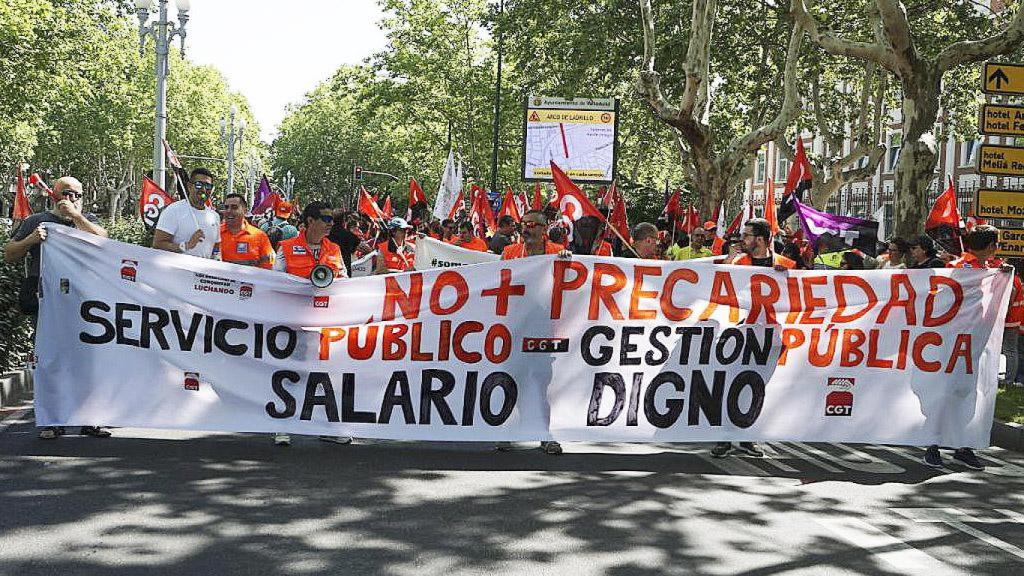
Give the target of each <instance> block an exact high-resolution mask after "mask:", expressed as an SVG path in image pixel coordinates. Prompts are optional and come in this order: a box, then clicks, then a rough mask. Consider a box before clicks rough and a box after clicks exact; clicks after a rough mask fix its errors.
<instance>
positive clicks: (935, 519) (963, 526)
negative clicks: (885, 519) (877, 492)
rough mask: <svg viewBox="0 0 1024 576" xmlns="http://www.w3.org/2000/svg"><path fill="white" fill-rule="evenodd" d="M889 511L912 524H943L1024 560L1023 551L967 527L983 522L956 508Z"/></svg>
mask: <svg viewBox="0 0 1024 576" xmlns="http://www.w3.org/2000/svg"><path fill="white" fill-rule="evenodd" d="M890 510H892V511H893V512H895V513H897V514H899V515H900V516H903V517H904V518H909V519H911V520H913V521H914V522H919V523H932V524H945V525H946V526H949V527H950V528H955V529H957V530H959V531H961V532H963V533H964V534H967V535H969V536H973V537H975V538H977V539H978V540H981V541H982V542H984V543H986V544H989V545H990V546H995V547H996V548H999V549H1000V550H1002V551H1004V552H1007V553H1009V554H1012V555H1014V556H1016V557H1017V558H1019V559H1020V560H1024V550H1021V549H1020V548H1018V547H1016V546H1014V545H1013V544H1010V543H1009V542H1006V541H1004V540H1000V539H999V538H996V537H995V536H992V535H991V534H988V533H987V532H982V531H981V530H978V529H977V528H975V527H973V526H968V525H967V522H975V523H982V522H983V521H981V520H979V519H977V518H975V517H973V516H971V515H969V514H967V513H966V512H962V511H960V510H957V509H956V508H890Z"/></svg>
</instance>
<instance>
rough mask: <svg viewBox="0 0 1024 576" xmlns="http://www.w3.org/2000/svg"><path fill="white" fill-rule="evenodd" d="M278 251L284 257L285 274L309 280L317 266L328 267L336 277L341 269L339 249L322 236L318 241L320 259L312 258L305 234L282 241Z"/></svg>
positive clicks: (311, 251)
mask: <svg viewBox="0 0 1024 576" xmlns="http://www.w3.org/2000/svg"><path fill="white" fill-rule="evenodd" d="M278 249H279V250H280V251H281V253H282V254H283V255H284V265H285V272H287V273H289V274H294V275H295V276H301V277H303V278H309V273H310V272H312V271H313V268H314V267H315V266H317V265H318V264H325V265H327V266H330V267H331V269H332V270H334V273H335V275H337V274H338V273H339V272H340V271H341V270H343V268H342V265H343V264H342V260H341V248H339V247H338V245H337V244H335V243H334V242H331V241H330V240H328V239H327V237H326V236H324V238H323V240H321V241H320V257H319V258H313V250H311V249H310V247H309V244H307V243H306V234H305V232H301V233H299V235H298V236H296V237H295V238H289V239H288V240H282V241H281V243H280V244H279V245H278Z"/></svg>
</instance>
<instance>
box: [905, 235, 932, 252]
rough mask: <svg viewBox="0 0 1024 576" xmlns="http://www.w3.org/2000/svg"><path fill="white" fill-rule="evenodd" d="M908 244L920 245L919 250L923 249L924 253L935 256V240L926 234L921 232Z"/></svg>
mask: <svg viewBox="0 0 1024 576" xmlns="http://www.w3.org/2000/svg"><path fill="white" fill-rule="evenodd" d="M910 246H920V247H921V250H924V252H925V254H927V255H929V256H935V254H936V250H935V241H934V240H932V237H931V236H929V235H927V234H921V235H920V236H918V237H917V238H915V239H914V241H913V242H911V243H910Z"/></svg>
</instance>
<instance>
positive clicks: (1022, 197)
mask: <svg viewBox="0 0 1024 576" xmlns="http://www.w3.org/2000/svg"><path fill="white" fill-rule="evenodd" d="M974 215H975V216H977V217H979V218H999V219H1003V220H1024V190H999V189H995V188H979V189H978V191H977V192H976V193H975V196H974Z"/></svg>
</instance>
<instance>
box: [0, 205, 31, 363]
mask: <svg viewBox="0 0 1024 576" xmlns="http://www.w3.org/2000/svg"><path fill="white" fill-rule="evenodd" d="M10 233H11V230H10V228H9V225H8V224H0V246H2V245H5V244H7V240H8V238H10ZM24 270H25V268H24V266H23V265H22V264H21V263H18V264H7V263H5V262H3V261H2V260H0V373H2V372H10V371H12V370H18V369H21V367H22V366H24V364H25V360H26V359H27V358H28V355H29V354H30V353H31V351H32V327H31V325H30V323H29V319H28V317H26V316H24V315H23V314H22V313H21V312H19V311H18V290H19V289H20V287H21V280H22V278H24V277H25V272H24Z"/></svg>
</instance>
